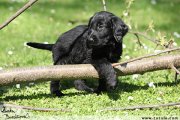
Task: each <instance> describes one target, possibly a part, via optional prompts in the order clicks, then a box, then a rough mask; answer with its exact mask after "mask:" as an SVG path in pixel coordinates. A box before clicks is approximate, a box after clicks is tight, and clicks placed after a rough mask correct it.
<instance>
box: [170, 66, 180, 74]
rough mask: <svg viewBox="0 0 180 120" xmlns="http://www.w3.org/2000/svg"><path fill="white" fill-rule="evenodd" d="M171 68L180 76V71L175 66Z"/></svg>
mask: <svg viewBox="0 0 180 120" xmlns="http://www.w3.org/2000/svg"><path fill="white" fill-rule="evenodd" d="M171 68H172V69H173V70H175V72H176V73H177V74H179V75H180V71H179V70H178V69H177V68H176V67H174V65H172V66H171Z"/></svg>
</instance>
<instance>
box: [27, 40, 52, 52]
mask: <svg viewBox="0 0 180 120" xmlns="http://www.w3.org/2000/svg"><path fill="white" fill-rule="evenodd" d="M27 45H28V46H31V47H33V48H37V49H43V50H49V51H52V47H53V45H54V44H43V43H35V42H28V43H27Z"/></svg>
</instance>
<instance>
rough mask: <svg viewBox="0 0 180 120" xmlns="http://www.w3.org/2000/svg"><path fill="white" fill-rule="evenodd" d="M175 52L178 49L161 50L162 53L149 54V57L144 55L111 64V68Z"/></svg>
mask: <svg viewBox="0 0 180 120" xmlns="http://www.w3.org/2000/svg"><path fill="white" fill-rule="evenodd" d="M177 50H180V48H172V49H167V50H163V51H161V52H158V53H154V54H149V55H145V56H142V57H138V58H134V59H130V60H128V61H125V62H121V63H114V64H112V66H117V65H121V64H126V63H129V62H133V61H137V60H141V59H144V58H149V57H153V56H157V55H160V54H163V53H168V52H173V51H177Z"/></svg>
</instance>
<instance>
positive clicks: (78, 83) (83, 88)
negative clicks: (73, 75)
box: [74, 80, 94, 92]
mask: <svg viewBox="0 0 180 120" xmlns="http://www.w3.org/2000/svg"><path fill="white" fill-rule="evenodd" d="M74 85H75V88H76V89H77V90H81V91H86V92H94V89H93V88H90V87H89V86H87V85H86V84H85V80H75V81H74Z"/></svg>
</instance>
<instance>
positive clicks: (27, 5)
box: [0, 0, 38, 30]
mask: <svg viewBox="0 0 180 120" xmlns="http://www.w3.org/2000/svg"><path fill="white" fill-rule="evenodd" d="M37 1H38V0H30V1H29V2H28V3H26V4H25V5H24V6H23V7H22V8H21V9H19V10H18V11H17V12H16V13H15V14H14V15H13V16H11V17H10V18H9V19H7V20H6V21H5V22H4V23H3V24H2V25H0V30H1V29H3V28H4V27H6V26H7V25H8V24H9V23H10V22H11V21H13V20H14V19H15V18H16V17H18V16H19V15H20V14H21V13H23V12H24V11H25V10H26V9H28V8H29V7H30V6H32V5H33V4H34V3H35V2H37Z"/></svg>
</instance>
